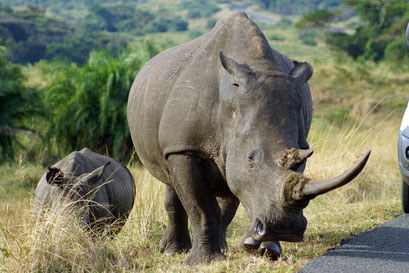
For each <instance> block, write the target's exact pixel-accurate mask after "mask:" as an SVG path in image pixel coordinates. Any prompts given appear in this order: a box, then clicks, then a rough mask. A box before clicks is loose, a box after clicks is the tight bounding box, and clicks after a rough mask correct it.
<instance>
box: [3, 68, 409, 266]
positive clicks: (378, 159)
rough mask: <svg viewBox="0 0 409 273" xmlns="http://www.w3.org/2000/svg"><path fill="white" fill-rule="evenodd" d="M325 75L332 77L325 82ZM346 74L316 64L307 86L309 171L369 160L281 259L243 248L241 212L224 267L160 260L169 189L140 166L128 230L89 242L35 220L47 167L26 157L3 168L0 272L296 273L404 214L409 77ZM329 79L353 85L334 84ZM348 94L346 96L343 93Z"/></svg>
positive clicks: (57, 216) (314, 210) (317, 211)
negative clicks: (402, 126) (401, 139)
mask: <svg viewBox="0 0 409 273" xmlns="http://www.w3.org/2000/svg"><path fill="white" fill-rule="evenodd" d="M368 65H369V64H368ZM329 69H330V70H331V69H332V70H333V71H332V72H333V73H335V74H334V75H332V76H331V77H325V75H326V73H329V72H331V71H328V70H329ZM344 69H346V70H347V71H342V70H340V68H337V67H336V66H335V65H331V64H322V65H317V66H316V70H315V71H316V75H315V76H314V78H313V80H312V81H311V86H312V89H313V97H314V101H315V113H316V114H315V116H314V120H313V124H312V128H311V132H310V135H309V142H310V144H311V146H312V147H313V148H314V150H315V153H314V155H313V156H312V157H311V159H310V160H309V162H308V164H307V169H306V172H305V173H306V174H307V175H308V176H309V177H311V178H315V179H321V178H324V177H330V176H334V175H337V174H339V173H341V172H342V171H343V170H345V169H347V168H348V167H349V166H350V165H351V164H352V163H353V162H354V161H355V160H356V159H357V158H359V156H361V155H362V154H363V153H364V152H365V151H366V150H367V149H368V148H371V149H372V155H371V157H370V160H369V162H368V165H367V166H366V168H365V169H364V171H363V173H362V174H360V175H359V177H358V178H357V179H356V180H355V181H353V182H351V183H350V184H349V185H347V186H345V187H342V188H340V189H338V190H336V191H334V192H331V193H328V194H326V195H324V196H320V197H318V198H316V199H314V200H313V201H312V202H311V203H310V205H309V206H308V207H307V209H306V210H305V215H306V217H307V218H308V220H309V224H308V228H307V232H306V234H305V240H304V241H303V242H301V243H283V244H282V246H283V257H282V258H281V259H280V260H278V261H275V262H273V261H270V260H269V259H268V258H266V257H261V256H254V255H250V254H248V253H246V252H245V251H244V250H242V249H241V248H240V246H239V245H240V241H241V240H242V239H243V237H244V235H245V231H246V225H247V223H248V220H247V217H246V215H245V213H244V210H243V209H242V207H240V209H239V211H238V213H237V215H236V218H235V219H234V221H233V222H232V224H231V226H230V228H229V231H228V244H229V248H228V250H227V251H226V253H225V254H226V260H225V261H221V262H215V263H213V264H210V265H199V266H197V267H188V266H184V265H182V262H183V260H184V258H185V256H186V254H181V255H176V256H173V257H168V256H163V255H161V254H160V253H159V241H160V238H161V236H162V233H163V229H164V227H165V225H166V222H167V218H166V215H165V212H164V209H163V199H164V187H163V185H162V184H161V183H160V182H158V181H156V180H155V179H154V178H152V177H151V176H150V175H149V174H148V173H147V172H146V171H145V170H143V169H141V168H139V167H137V166H130V168H131V171H132V173H133V175H134V177H135V181H136V186H137V198H136V202H135V206H134V209H133V211H132V214H131V217H130V219H129V221H128V222H127V224H126V225H125V227H124V229H123V230H122V231H121V233H120V234H119V235H118V236H117V237H116V238H114V239H113V240H104V239H103V238H97V239H96V240H94V241H93V240H91V239H90V237H89V236H88V235H87V234H86V233H85V232H84V231H82V230H81V228H80V227H79V225H78V224H76V221H74V220H73V218H72V217H71V216H70V215H67V213H65V212H64V211H60V212H58V211H57V212H55V213H53V214H49V215H47V217H46V219H45V221H43V222H41V224H38V223H35V221H33V219H32V218H31V216H30V199H31V197H32V194H33V189H34V187H35V184H36V182H37V181H38V179H39V178H40V176H41V175H42V173H43V172H44V168H42V167H40V166H37V165H36V164H27V163H25V162H24V159H21V160H20V163H19V164H13V165H2V166H1V167H0V271H1V272H67V271H72V272H134V271H135V270H138V271H143V272H294V271H297V270H299V269H300V268H302V267H303V266H304V265H305V264H306V263H307V262H308V261H310V260H311V259H314V258H316V257H318V256H320V255H322V254H324V253H325V252H326V251H328V250H329V249H331V248H334V247H337V246H339V244H340V243H341V242H342V241H343V240H346V239H348V238H350V237H352V236H354V235H356V234H359V233H361V232H364V231H367V230H370V229H373V228H374V227H376V226H378V225H380V224H382V223H384V222H385V221H387V220H389V219H392V218H393V217H395V216H397V215H400V214H401V213H402V212H401V208H400V178H399V171H398V167H397V166H398V165H397V154H396V147H397V132H398V130H399V123H400V115H401V113H400V112H401V111H402V107H401V106H398V107H397V108H396V109H397V110H395V111H393V110H391V107H393V106H391V105H394V104H393V101H396V98H397V97H398V98H400V97H401V96H403V94H401V91H402V92H403V90H404V89H405V88H404V87H405V85H407V83H406V81H405V75H404V74H403V75H402V73H398V72H396V73H392V72H389V73H385V77H384V79H383V81H385V82H389V84H386V83H385V84H383V85H382V84H380V83H379V82H377V83H373V84H374V85H371V84H368V81H367V80H365V79H363V78H362V77H361V75H359V73H357V72H356V71H355V69H357V68H356V67H354V66H345V68H344ZM383 69H385V71H386V68H385V67H383V66H376V67H375V69H374V70H371V71H370V74H369V75H367V77H369V78H372V77H377V76H378V75H379V74H380V73H381V70H383ZM390 70H391V68H387V71H390ZM337 71H338V72H337ZM340 71H341V72H340ZM347 72H348V73H349V74H351V75H352V76H351V77H353V78H352V79H351V80H350V81H346V80H345V78H344V77H345V74H348V73H347ZM396 78H399V79H401V86H400V87H399V88H398V87H397V86H390V85H391V84H390V83H391V82H393V80H394V79H396ZM321 79H324V80H321ZM331 82H340V83H349V84H345V85H344V86H343V87H342V86H332V85H331ZM375 84H376V86H375ZM332 87H333V88H332ZM364 87H365V89H362V88H364ZM342 88H343V92H342V93H340V91H337V90H338V89H342ZM354 90H360V92H359V94H355V96H354V95H353V94H354V92H353V91H354ZM371 90H372V91H371ZM366 92H368V94H370V95H371V98H378V97H379V98H381V99H380V100H378V101H372V100H369V99H368V100H365V99H364V97H363V94H365V93H366ZM356 93H358V92H356ZM340 94H342V95H340ZM361 96H362V97H361ZM391 97H392V98H391ZM357 98H359V102H360V104H359V106H360V107H359V109H360V111H358V110H356V111H352V110H353V109H350V108H349V105H350V104H352V105H355V104H356V103H355V104H354V103H352V101H354V100H357ZM396 103H398V102H396ZM331 104H332V107H329V106H328V105H331ZM367 104H368V105H367ZM398 104H399V103H398ZM339 109H347V110H350V111H349V112H348V111H347V112H342V111H341V112H339ZM365 109H366V110H365Z"/></svg>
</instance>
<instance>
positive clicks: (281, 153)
mask: <svg viewBox="0 0 409 273" xmlns="http://www.w3.org/2000/svg"><path fill="white" fill-rule="evenodd" d="M220 60H221V64H222V66H223V68H224V69H225V71H226V72H227V73H225V77H224V78H222V82H221V83H220V85H221V88H220V89H221V98H220V101H221V113H222V115H223V118H222V119H223V121H224V127H225V128H224V134H225V143H224V144H223V145H224V149H223V152H224V157H225V168H226V174H225V175H226V180H227V183H228V186H229V188H230V190H231V191H232V192H233V194H234V195H236V196H237V197H238V198H239V200H240V202H241V203H242V204H243V207H244V208H245V210H246V213H247V215H248V217H249V220H250V225H249V229H248V235H247V236H248V238H251V239H252V240H248V241H252V242H253V243H254V244H255V247H258V245H259V244H260V242H269V241H292V242H296V241H301V240H302V239H303V234H304V231H305V230H306V226H307V220H306V218H305V217H304V215H303V209H304V208H305V207H306V206H307V205H308V203H309V200H311V199H312V198H314V197H316V196H317V195H319V194H323V193H326V192H328V191H330V190H333V189H335V188H338V187H340V186H342V185H345V184H346V183H348V182H349V181H351V180H352V179H353V178H354V177H355V176H356V175H358V174H359V172H360V171H361V170H362V169H363V167H364V165H365V163H366V161H367V160H368V157H369V153H370V151H368V153H367V154H365V155H364V156H363V157H362V158H361V159H360V160H359V161H358V162H357V163H356V164H355V165H354V166H353V167H352V168H351V169H349V170H348V171H346V172H345V173H344V174H342V175H340V176H339V177H337V178H334V179H329V180H325V181H313V180H311V179H309V178H307V177H305V176H304V175H303V174H302V172H303V171H304V168H305V165H306V160H307V158H308V157H310V156H311V155H312V153H313V151H312V149H310V148H309V145H308V143H307V140H306V137H307V134H308V132H306V130H308V129H306V126H305V124H306V123H307V122H306V120H305V119H306V117H305V116H304V114H303V107H304V106H305V105H303V103H304V102H303V99H302V97H303V94H302V92H305V89H304V88H303V86H304V85H305V84H306V83H307V81H308V80H309V79H310V78H311V76H312V74H313V70H312V67H311V66H310V65H309V64H308V63H298V62H294V68H293V69H292V71H291V72H290V73H289V74H286V73H284V72H281V71H279V70H277V71H271V70H268V71H263V70H262V69H259V67H258V66H257V63H256V62H255V63H256V64H255V65H254V67H249V66H248V65H247V64H239V63H238V62H236V61H234V60H233V59H231V58H229V57H227V56H225V55H224V54H223V53H220ZM260 67H262V66H260Z"/></svg>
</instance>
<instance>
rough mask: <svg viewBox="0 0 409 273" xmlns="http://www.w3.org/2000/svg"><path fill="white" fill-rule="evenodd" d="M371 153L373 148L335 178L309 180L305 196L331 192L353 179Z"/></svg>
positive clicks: (304, 189)
mask: <svg viewBox="0 0 409 273" xmlns="http://www.w3.org/2000/svg"><path fill="white" fill-rule="evenodd" d="M370 154H371V150H368V151H367V152H366V153H365V154H364V155H363V156H362V157H361V158H360V159H359V160H358V161H357V162H356V163H355V164H354V165H353V166H352V167H351V168H350V169H348V170H347V171H345V172H344V173H343V174H341V175H339V176H337V177H335V178H332V179H329V180H323V181H313V180H309V181H308V182H307V183H306V184H305V185H304V188H303V190H302V191H303V194H304V196H305V197H307V198H308V197H312V198H314V197H315V196H317V195H319V194H323V193H326V192H329V191H331V190H334V189H336V188H339V187H341V186H343V185H345V184H347V183H348V182H350V181H352V180H353V179H354V178H355V177H356V176H357V175H358V174H359V173H360V172H361V171H362V169H363V168H364V167H365V164H366V162H367V161H368V158H369V155H370Z"/></svg>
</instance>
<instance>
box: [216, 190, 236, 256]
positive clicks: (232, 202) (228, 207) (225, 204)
mask: <svg viewBox="0 0 409 273" xmlns="http://www.w3.org/2000/svg"><path fill="white" fill-rule="evenodd" d="M217 202H218V203H219V206H220V209H221V214H222V223H221V230H220V237H221V238H220V240H221V242H220V243H221V245H220V247H221V248H222V249H226V248H227V241H226V231H227V227H228V226H229V225H230V223H231V221H232V220H233V218H234V215H236V211H237V208H238V206H239V204H240V201H239V199H238V198H237V197H235V196H231V197H218V198H217Z"/></svg>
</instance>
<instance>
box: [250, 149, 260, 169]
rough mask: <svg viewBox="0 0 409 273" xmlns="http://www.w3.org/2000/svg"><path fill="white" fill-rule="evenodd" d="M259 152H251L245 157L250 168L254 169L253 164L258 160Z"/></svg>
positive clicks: (257, 150)
mask: <svg viewBox="0 0 409 273" xmlns="http://www.w3.org/2000/svg"><path fill="white" fill-rule="evenodd" d="M260 158H261V151H260V150H259V149H256V150H253V151H251V152H250V153H249V155H248V156H247V161H248V162H249V166H250V168H252V167H254V165H255V163H256V162H257V161H258V160H260Z"/></svg>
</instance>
